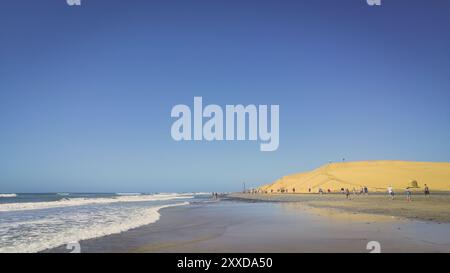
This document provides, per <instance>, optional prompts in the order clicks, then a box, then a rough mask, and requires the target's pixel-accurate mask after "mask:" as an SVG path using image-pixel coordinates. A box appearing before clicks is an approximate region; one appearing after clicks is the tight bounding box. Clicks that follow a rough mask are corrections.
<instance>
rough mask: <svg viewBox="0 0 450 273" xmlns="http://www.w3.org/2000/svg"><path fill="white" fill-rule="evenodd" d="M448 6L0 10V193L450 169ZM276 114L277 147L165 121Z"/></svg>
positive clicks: (128, 5) (355, 2) (133, 5)
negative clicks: (199, 134)
mask: <svg viewBox="0 0 450 273" xmlns="http://www.w3.org/2000/svg"><path fill="white" fill-rule="evenodd" d="M449 14H450V2H449V1H446V0H433V1H428V0H396V1H386V0H385V1H383V2H382V6H381V7H370V6H368V5H367V4H365V1H364V0H342V1H331V0H314V1H312V0H309V1H306V0H305V1H299V0H296V1H293V0H292V1H273V0H272V1H268V0H258V1H247V0H246V1H210V0H208V1H203V0H188V1H186V0H183V1H181V0H175V1H144V0H136V1H124V0H120V1H119V0H111V1H100V0H82V6H81V7H69V6H67V5H66V4H65V1H64V0H51V1H50V0H40V1H24V0H14V1H13V0H9V1H2V7H1V9H0V192H46V191H102V192H114V191H117V192H119V191H120V192H124V191H130V192H134V191H150V192H153V191H232V190H239V189H241V185H242V182H244V181H245V182H246V183H247V185H249V186H251V185H258V184H262V183H266V182H272V181H273V180H275V179H277V178H278V177H280V176H283V175H287V174H290V173H295V172H300V171H306V170H309V169H313V168H315V167H318V166H320V165H322V164H324V163H326V162H328V161H329V160H332V161H339V160H341V159H342V158H343V157H345V158H346V159H347V160H375V159H399V160H414V161H450V122H448V118H449V117H450V107H449V103H450V77H449V75H450V58H449V53H450V16H449ZM194 96H202V97H203V101H204V103H205V104H210V103H215V104H219V105H222V106H223V105H225V104H279V105H280V147H279V149H278V150H277V151H276V152H268V153H267V152H266V153H264V152H260V151H259V143H257V142H175V141H173V140H172V138H171V135H170V127H171V124H172V122H173V121H174V120H173V119H171V117H170V111H171V108H172V106H174V105H176V104H180V103H182V104H189V105H192V102H193V97H194Z"/></svg>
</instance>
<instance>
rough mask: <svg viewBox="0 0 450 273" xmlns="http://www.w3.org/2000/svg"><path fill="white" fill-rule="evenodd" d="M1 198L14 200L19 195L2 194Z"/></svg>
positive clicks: (0, 194)
mask: <svg viewBox="0 0 450 273" xmlns="http://www.w3.org/2000/svg"><path fill="white" fill-rule="evenodd" d="M0 197H3V198H13V197H17V194H15V193H0Z"/></svg>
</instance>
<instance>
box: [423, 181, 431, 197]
mask: <svg viewBox="0 0 450 273" xmlns="http://www.w3.org/2000/svg"><path fill="white" fill-rule="evenodd" d="M424 193H425V197H429V196H430V188H428V186H427V184H425V189H424Z"/></svg>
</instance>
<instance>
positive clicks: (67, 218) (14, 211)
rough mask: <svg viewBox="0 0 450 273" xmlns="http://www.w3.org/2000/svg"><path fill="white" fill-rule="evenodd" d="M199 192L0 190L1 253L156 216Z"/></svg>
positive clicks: (204, 196)
mask: <svg viewBox="0 0 450 273" xmlns="http://www.w3.org/2000/svg"><path fill="white" fill-rule="evenodd" d="M208 198H209V195H208V194H202V193H157V194H141V193H40V194H30V193H24V194H20V193H19V194H0V253H5V252H39V251H43V250H46V249H49V248H54V247H58V246H62V245H66V244H69V243H70V244H72V243H76V242H79V241H81V240H86V239H92V238H96V237H102V236H106V235H110V234H115V233H121V232H124V231H127V230H130V229H133V228H137V227H140V226H143V225H148V224H151V223H154V222H156V221H158V220H159V217H160V214H159V210H160V209H162V208H166V207H172V206H185V205H188V204H189V203H190V202H197V201H198V202H201V201H202V200H207V199H208Z"/></svg>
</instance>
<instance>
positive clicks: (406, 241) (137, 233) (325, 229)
mask: <svg viewBox="0 0 450 273" xmlns="http://www.w3.org/2000/svg"><path fill="white" fill-rule="evenodd" d="M242 197H243V196H240V195H231V196H230V197H227V198H223V199H221V200H217V201H211V202H202V203H195V202H193V203H192V204H190V205H188V206H182V207H173V208H165V209H162V210H161V219H160V220H159V221H157V222H155V223H153V224H150V225H146V226H142V227H139V228H136V229H132V230H129V231H127V232H123V233H120V234H114V235H109V236H105V237H100V238H96V239H91V240H86V241H81V242H80V244H81V251H82V252H134V253H136V252H138V253H142V252H145V253H152V252H176V253H177V252H188V253H201V252H257V253H262V252H269V253H278V252H362V253H367V252H369V250H367V244H368V243H369V242H371V241H376V242H379V243H380V245H381V251H382V252H450V224H438V223H435V222H429V221H428V222H426V221H417V220H407V219H405V218H401V217H393V216H390V215H377V214H367V213H361V212H358V213H354V212H350V211H349V212H346V211H344V210H336V209H329V208H319V207H318V206H317V207H311V206H310V205H309V204H312V203H310V202H313V201H312V200H310V201H308V202H307V203H308V204H305V203H304V202H297V201H296V202H291V201H289V200H287V199H288V198H301V197H302V198H304V197H303V196H300V195H299V196H295V197H294V196H287V195H286V196H281V195H280V196H277V198H280V199H285V200H284V202H267V201H264V200H263V199H264V198H262V197H261V196H252V200H250V199H246V200H244V199H242ZM246 197H248V196H246ZM271 197H274V196H271ZM311 198H313V197H312V196H311ZM329 198H338V196H336V197H329ZM374 198H378V197H374ZM380 198H381V197H380ZM313 199H314V198H313ZM272 200H273V199H272ZM257 201H258V202H257ZM336 202H338V201H336ZM45 252H68V250H66V249H65V247H64V246H62V247H59V248H54V249H51V250H48V251H45Z"/></svg>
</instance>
